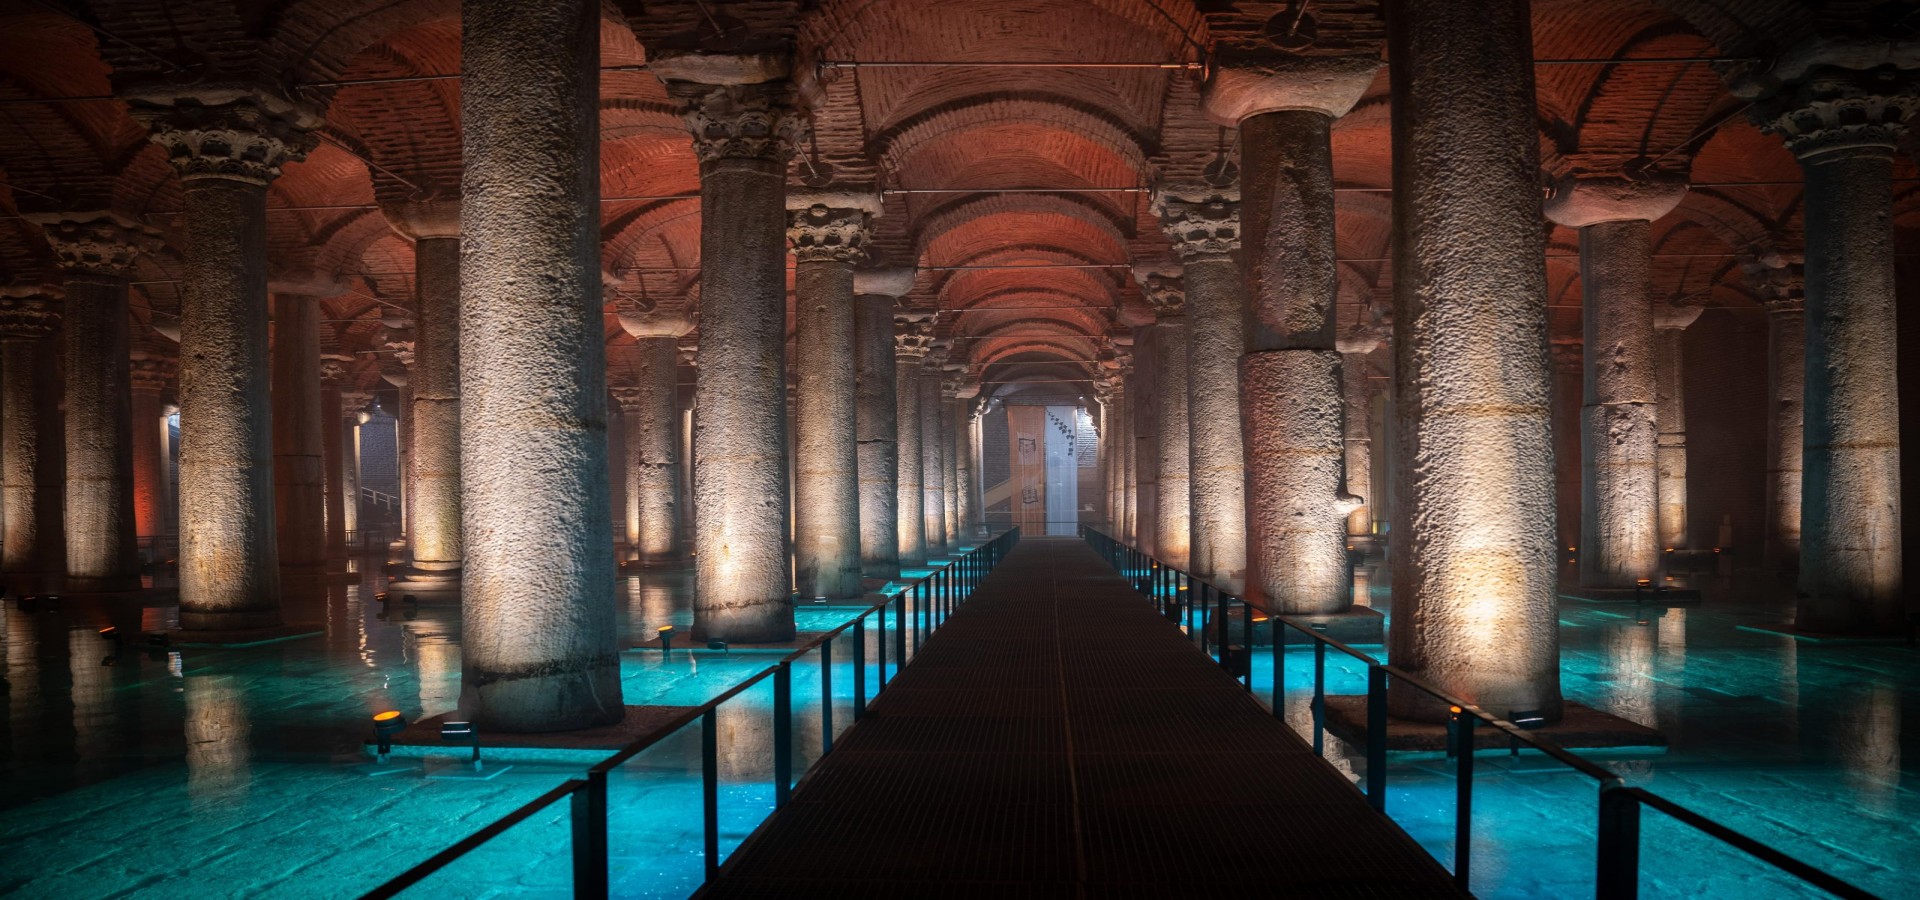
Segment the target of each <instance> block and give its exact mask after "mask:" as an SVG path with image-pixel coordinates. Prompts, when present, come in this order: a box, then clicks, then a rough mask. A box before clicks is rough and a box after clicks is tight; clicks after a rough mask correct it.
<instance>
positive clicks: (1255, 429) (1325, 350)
mask: <svg viewBox="0 0 1920 900" xmlns="http://www.w3.org/2000/svg"><path fill="white" fill-rule="evenodd" d="M1378 68H1379V60H1378V59H1376V58H1374V57H1371V56H1369V57H1320V58H1313V59H1308V58H1305V57H1290V56H1272V55H1259V56H1251V57H1248V58H1244V59H1242V58H1234V57H1231V56H1230V57H1229V58H1226V59H1223V60H1222V67H1221V68H1220V70H1219V71H1218V72H1217V73H1216V74H1215V76H1214V78H1213V81H1212V83H1211V84H1209V85H1208V88H1207V94H1206V109H1207V114H1208V116H1209V117H1210V118H1212V119H1213V120H1214V121H1215V122H1218V123H1220V124H1222V125H1228V126H1237V127H1238V128H1239V129H1240V165H1241V180H1240V182H1241V183H1240V191H1241V197H1242V200H1243V201H1244V202H1243V205H1242V210H1241V214H1242V219H1243V221H1244V226H1245V227H1244V231H1243V233H1242V244H1243V246H1245V247H1246V248H1247V253H1246V255H1245V260H1244V262H1245V267H1246V268H1245V271H1246V281H1247V288H1248V296H1247V305H1248V315H1247V334H1246V341H1247V344H1246V350H1247V353H1246V356H1245V357H1244V358H1242V360H1241V362H1240V403H1241V420H1242V422H1243V425H1242V427H1243V428H1244V429H1246V433H1245V435H1244V445H1245V455H1246V461H1247V499H1246V508H1247V532H1248V539H1249V543H1250V544H1251V547H1250V549H1249V550H1248V560H1247V569H1248V585H1247V593H1248V594H1250V595H1253V596H1256V597H1265V598H1268V599H1270V600H1271V601H1272V602H1273V603H1274V605H1275V606H1276V607H1277V608H1278V609H1280V610H1283V611H1286V612H1292V613H1315V614H1324V613H1337V612H1342V611H1344V610H1346V609H1347V608H1348V607H1349V606H1350V605H1351V604H1350V602H1349V595H1348V589H1347V554H1346V518H1347V514H1348V513H1349V512H1351V511H1352V510H1353V507H1354V504H1355V502H1356V501H1355V499H1354V498H1352V497H1351V496H1349V495H1347V494H1346V493H1345V492H1344V490H1343V481H1344V477H1343V475H1344V471H1343V470H1344V468H1345V467H1344V465H1343V462H1344V460H1343V453H1342V444H1343V443H1344V435H1343V432H1342V428H1341V403H1340V391H1341V376H1340V354H1339V352H1338V351H1337V350H1336V349H1335V347H1334V315H1333V310H1334V301H1335V297H1336V295H1337V294H1338V291H1339V275H1338V272H1337V270H1336V263H1335V261H1334V216H1333V149H1332V144H1331V137H1330V135H1331V133H1332V128H1333V122H1334V120H1335V119H1338V118H1339V117H1341V116H1342V115H1345V114H1346V112H1347V110H1349V109H1352V108H1353V104H1354V103H1356V102H1358V101H1359V99H1360V95H1361V94H1363V93H1364V92H1365V91H1366V89H1367V87H1368V86H1369V85H1371V84H1372V83H1373V77H1374V72H1375V71H1376V70H1377V69H1378Z"/></svg>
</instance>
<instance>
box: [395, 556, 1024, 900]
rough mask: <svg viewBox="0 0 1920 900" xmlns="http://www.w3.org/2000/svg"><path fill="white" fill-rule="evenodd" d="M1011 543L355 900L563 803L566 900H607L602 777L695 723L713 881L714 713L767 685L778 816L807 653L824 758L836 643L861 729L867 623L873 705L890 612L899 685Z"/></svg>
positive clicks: (942, 575)
mask: <svg viewBox="0 0 1920 900" xmlns="http://www.w3.org/2000/svg"><path fill="white" fill-rule="evenodd" d="M1019 540H1020V530H1019V529H1017V528H1015V529H1010V530H1008V531H1005V532H1002V533H1000V534H999V535H997V536H995V537H994V538H992V539H991V540H988V541H987V542H986V543H984V544H981V545H980V546H978V547H975V548H973V549H972V550H969V551H967V552H966V553H964V554H961V555H960V556H958V557H955V558H954V559H953V560H952V561H951V562H949V563H948V564H947V565H945V566H943V567H942V568H940V569H937V570H935V571H933V572H932V573H930V574H928V575H926V576H925V577H922V578H919V579H917V580H915V581H913V582H912V583H910V584H908V585H907V586H905V587H903V588H902V589H901V590H900V592H899V593H897V594H894V595H893V596H891V597H888V598H887V599H886V600H885V601H884V602H881V603H876V604H874V605H872V606H870V607H867V608H866V609H864V610H861V611H860V613H859V614H858V615H856V616H855V617H854V618H852V619H851V620H849V621H847V622H846V623H844V624H842V625H841V626H840V627H838V628H835V629H834V630H832V631H829V632H826V633H824V634H821V635H817V636H815V637H814V638H813V639H812V640H809V641H808V642H806V643H805V644H803V645H801V646H799V647H796V648H795V649H794V650H793V652H791V653H789V654H787V655H786V656H784V657H782V658H781V659H780V660H779V661H778V662H776V663H774V664H772V665H770V666H767V667H766V668H763V669H761V670H759V671H757V672H755V673H753V674H752V675H749V676H747V678H745V679H744V680H742V681H740V682H739V683H737V684H734V685H733V686H732V687H729V688H727V689H726V690H725V691H723V692H721V693H720V694H719V695H718V696H716V697H714V698H713V699H711V700H708V701H707V702H705V703H703V704H701V705H699V706H696V707H692V708H690V709H687V710H686V711H684V712H682V713H680V714H679V715H678V716H676V717H674V718H673V719H671V720H669V721H668V722H666V723H665V724H664V726H663V727H660V728H657V729H655V730H653V731H652V732H651V733H650V734H649V736H648V737H645V738H642V739H641V740H638V741H635V742H634V743H631V744H628V745H627V746H625V747H622V748H621V749H619V750H617V751H615V752H614V753H613V755H611V756H608V757H607V758H606V759H604V760H601V761H600V762H599V763H598V764H596V765H594V766H593V768H591V769H588V770H587V773H586V776H585V777H584V778H575V779H570V780H568V781H566V782H563V783H561V784H560V785H558V786H556V787H554V788H553V789H552V790H550V791H547V792H546V793H544V794H541V795H540V796H538V797H536V798H534V799H532V800H530V801H528V802H526V803H524V804H522V805H521V806H520V807H519V808H517V809H515V810H513V811H512V812H509V813H507V814H506V815H504V816H501V817H500V818H499V819H496V820H494V821H493V822H492V823H490V824H488V825H487V826H486V827H484V828H481V829H480V830H479V831H476V832H474V833H473V834H470V835H468V836H467V837H465V838H462V839H461V840H460V841H458V842H456V843H454V844H453V845H452V846H449V847H447V848H446V849H445V850H442V851H440V852H439V853H436V854H434V855H433V856H431V857H428V858H427V859H426V860H424V861H423V862H421V863H420V864H418V865H416V866H414V867H413V868H411V869H408V870H407V871H405V872H402V873H400V874H399V875H397V876H395V877H393V878H392V879H390V880H388V881H387V882H386V883H384V884H382V885H380V886H379V887H376V888H374V889H373V890H371V891H368V892H367V893H366V894H364V895H362V900H378V898H386V897H394V896H397V895H398V894H400V893H401V892H402V891H405V890H406V889H408V888H410V887H412V886H414V885H416V884H419V883H420V882H421V881H423V880H425V879H426V878H428V877H429V876H431V875H433V874H434V873H435V872H438V871H440V870H441V869H443V868H445V867H446V866H448V865H449V864H451V863H453V862H454V861H455V860H457V859H459V858H461V857H462V856H465V855H466V854H467V853H469V852H471V851H473V850H475V849H477V848H478V847H480V846H481V845H483V844H485V843H487V842H488V841H490V840H492V839H494V838H496V837H499V836H500V835H501V834H503V833H505V832H506V831H507V830H508V829H509V828H512V827H513V826H514V825H516V824H518V823H520V822H523V821H525V820H527V819H528V818H530V817H532V816H533V815H534V814H536V813H538V812H539V811H540V810H542V809H545V808H546V807H548V806H552V805H553V804H555V803H558V802H560V801H561V800H562V799H569V798H570V799H571V808H570V810H569V824H570V826H571V829H572V831H571V841H572V848H573V855H572V856H573V895H574V896H575V897H577V898H594V900H598V898H603V897H606V896H607V893H608V890H609V887H610V885H609V869H608V839H607V776H608V775H609V774H611V773H612V772H613V771H614V770H616V769H618V768H620V766H621V765H622V764H624V763H626V762H628V761H630V760H632V759H633V758H634V757H637V756H639V755H640V754H642V753H644V752H646V751H647V750H648V749H649V748H652V747H654V746H656V745H658V744H660V743H662V742H664V741H665V740H667V739H668V738H670V737H672V736H674V735H676V734H679V732H680V730H681V729H683V728H685V727H687V726H689V725H691V724H693V723H694V722H696V721H697V722H699V723H700V782H701V788H700V797H701V820H702V828H703V835H702V836H703V845H702V846H703V855H704V857H705V861H706V880H708V881H711V880H712V879H713V878H714V876H716V875H718V874H719V872H720V866H721V864H722V863H723V862H724V860H723V859H722V858H721V855H720V815H719V789H720V768H719V718H718V713H719V709H720V707H721V705H722V704H724V703H726V702H727V701H729V700H732V699H733V698H735V697H738V696H740V695H741V694H743V693H745V692H746V691H747V690H748V689H749V688H752V687H754V686H756V685H758V684H760V683H761V682H764V681H766V680H767V679H769V678H771V679H773V687H774V705H773V736H774V741H773V772H774V807H775V809H776V810H778V809H779V808H781V807H784V806H786V805H787V803H788V801H789V800H790V799H791V797H792V793H793V786H794V778H793V753H794V751H793V664H794V663H795V662H798V661H800V660H802V659H804V658H805V657H806V656H807V655H808V654H810V653H813V652H815V651H818V652H819V654H820V677H821V693H820V716H821V729H820V732H821V744H822V746H821V748H820V755H821V758H824V757H825V756H826V755H827V754H828V753H830V752H831V751H832V749H833V736H834V735H833V681H832V679H833V665H832V658H833V657H832V653H833V642H834V640H835V639H836V638H839V637H840V636H842V635H845V634H848V632H851V635H849V637H850V640H851V645H852V662H853V691H854V703H853V718H854V720H855V721H859V720H860V718H861V717H862V716H864V715H865V713H866V711H867V705H868V696H867V662H866V652H867V620H868V619H869V618H872V619H873V620H874V622H875V624H876V625H877V626H878V629H879V630H878V634H877V638H878V640H877V641H875V642H874V643H875V647H876V651H875V652H876V662H877V673H876V674H877V678H878V680H879V683H878V684H876V685H874V696H876V697H877V696H879V694H880V692H881V691H883V690H884V689H885V688H886V685H887V683H888V681H889V680H890V679H889V678H888V677H887V657H888V653H887V638H888V636H889V635H888V628H887V613H888V611H889V610H891V611H892V613H893V628H892V637H893V643H894V654H893V675H894V677H896V678H897V677H899V674H900V670H901V668H902V667H903V666H904V665H905V664H906V662H907V657H908V650H909V648H910V647H911V649H912V650H913V651H915V652H918V650H919V648H920V645H921V643H923V642H924V641H925V640H926V639H927V638H928V637H929V636H930V635H932V633H933V632H934V630H936V629H938V628H939V627H940V624H941V623H942V622H945V621H946V620H947V618H948V617H949V616H951V615H952V614H953V612H954V611H955V610H956V609H958V608H959V605H960V604H961V603H962V602H964V601H965V600H966V599H967V598H968V597H970V596H972V594H973V592H974V590H975V589H976V588H978V587H979V585H980V581H981V579H983V578H985V577H986V575H987V573H989V572H991V571H993V569H994V568H995V567H996V566H998V565H999V564H1000V561H1001V560H1003V559H1005V558H1006V555H1007V552H1008V551H1009V550H1011V549H1013V546H1014V545H1015V544H1016V543H1018V542H1019ZM909 605H911V607H912V611H911V612H909V609H908V607H909ZM909 616H911V621H909Z"/></svg>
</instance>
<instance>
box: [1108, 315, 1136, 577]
mask: <svg viewBox="0 0 1920 900" xmlns="http://www.w3.org/2000/svg"><path fill="white" fill-rule="evenodd" d="M1127 340H1128V343H1126V344H1125V345H1124V347H1123V348H1122V349H1116V350H1115V352H1114V362H1115V364H1116V366H1115V368H1114V370H1113V374H1114V381H1115V384H1116V392H1117V393H1118V395H1119V397H1120V421H1119V422H1118V426H1119V427H1118V428H1117V429H1116V430H1117V433H1118V435H1119V441H1118V442H1117V446H1118V447H1119V453H1120V537H1121V539H1122V540H1125V541H1126V542H1128V543H1130V544H1135V545H1138V544H1139V540H1140V539H1139V533H1138V527H1139V519H1138V515H1137V512H1138V510H1137V509H1136V506H1135V503H1136V501H1137V500H1138V499H1139V496H1138V491H1137V488H1136V487H1135V479H1137V478H1138V477H1139V476H1140V472H1139V470H1138V465H1137V464H1138V459H1137V457H1136V456H1135V453H1136V451H1137V450H1138V449H1139V448H1138V446H1137V444H1136V443H1135V440H1134V430H1135V418H1136V413H1135V409H1136V407H1137V406H1138V404H1139V400H1138V399H1137V398H1138V396H1139V395H1138V392H1137V391H1136V390H1135V386H1134V383H1133V344H1132V339H1131V337H1129V338H1128V339H1127Z"/></svg>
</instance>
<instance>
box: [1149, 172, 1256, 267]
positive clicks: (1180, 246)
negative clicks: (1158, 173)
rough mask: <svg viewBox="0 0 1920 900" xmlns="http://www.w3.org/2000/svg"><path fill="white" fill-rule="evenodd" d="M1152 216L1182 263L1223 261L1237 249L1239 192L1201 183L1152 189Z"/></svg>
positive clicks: (1174, 184)
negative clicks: (1221, 259)
mask: <svg viewBox="0 0 1920 900" xmlns="http://www.w3.org/2000/svg"><path fill="white" fill-rule="evenodd" d="M1152 209H1153V214H1154V215H1156V216H1159V217H1160V228H1161V230H1162V231H1165V232H1166V233H1167V238H1168V240H1171V241H1172V242H1173V255H1174V257H1175V258H1177V259H1179V260H1181V261H1182V262H1189V263H1190V262H1195V261H1197V260H1202V259H1220V258H1225V257H1227V256H1228V255H1229V254H1231V253H1233V251H1235V250H1238V249H1240V189H1239V188H1238V187H1225V188H1216V187H1213V186H1211V185H1207V184H1201V183H1172V184H1163V185H1159V186H1157V187H1155V188H1154V189H1153V200H1152Z"/></svg>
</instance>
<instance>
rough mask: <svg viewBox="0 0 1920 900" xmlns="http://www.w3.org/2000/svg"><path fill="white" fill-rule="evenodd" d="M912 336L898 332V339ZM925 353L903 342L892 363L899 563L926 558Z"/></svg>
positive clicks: (915, 562) (923, 562)
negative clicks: (922, 398) (922, 368)
mask: <svg viewBox="0 0 1920 900" xmlns="http://www.w3.org/2000/svg"><path fill="white" fill-rule="evenodd" d="M915 337H917V336H916V335H902V336H901V340H902V341H903V342H905V341H907V340H909V339H911V338H915ZM925 355H926V351H925V349H923V348H917V347H911V346H907V345H905V344H904V343H903V345H902V346H901V347H900V350H899V356H898V360H897V361H896V362H895V363H894V383H895V385H897V390H898V392H899V393H898V399H899V406H898V408H897V410H896V413H897V421H898V422H899V437H898V441H899V443H898V447H899V466H898V468H897V469H896V470H895V478H894V481H895V484H896V487H897V491H896V494H895V496H897V497H898V498H899V502H898V503H897V504H896V506H895V508H896V509H897V510H898V511H899V512H898V515H899V545H898V546H899V551H900V565H902V566H921V565H926V562H927V525H926V518H925V513H926V499H927V498H926V494H925V493H924V486H923V485H922V484H921V481H920V479H921V471H920V361H921V359H923V358H924V357H925Z"/></svg>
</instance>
